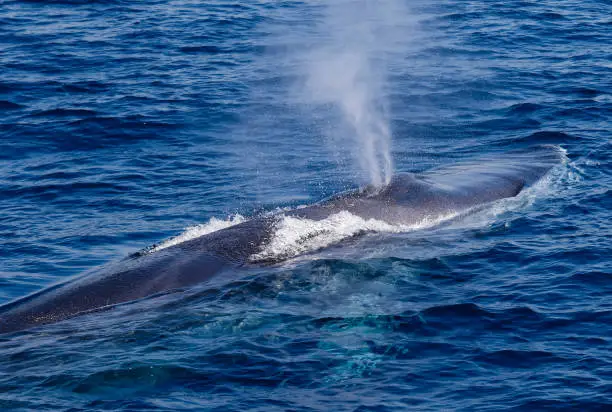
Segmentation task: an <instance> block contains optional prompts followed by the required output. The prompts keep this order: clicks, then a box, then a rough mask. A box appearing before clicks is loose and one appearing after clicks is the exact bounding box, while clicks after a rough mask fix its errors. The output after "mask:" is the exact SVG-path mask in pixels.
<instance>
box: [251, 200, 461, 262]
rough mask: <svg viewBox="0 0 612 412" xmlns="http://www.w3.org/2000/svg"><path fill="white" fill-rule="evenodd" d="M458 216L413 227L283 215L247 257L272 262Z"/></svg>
mask: <svg viewBox="0 0 612 412" xmlns="http://www.w3.org/2000/svg"><path fill="white" fill-rule="evenodd" d="M456 216H458V213H456V212H449V213H448V214H445V215H442V216H436V217H427V218H425V219H423V220H422V221H420V222H419V223H416V224H413V225H394V224H389V223H386V222H383V221H381V220H376V219H364V218H362V217H359V216H356V215H354V214H352V213H350V212H348V211H341V212H338V213H335V214H333V215H330V216H329V217H327V218H325V219H322V220H311V219H303V218H299V217H293V216H283V217H282V218H280V219H279V221H278V222H277V223H276V230H275V231H274V234H273V236H272V240H271V241H270V242H269V243H268V244H267V245H266V246H265V247H264V248H263V249H262V250H261V251H260V252H259V253H256V254H254V255H252V256H251V257H250V260H251V262H266V261H275V260H282V259H288V258H292V257H295V256H297V255H300V254H303V253H306V252H312V251H315V250H319V249H322V248H324V247H327V246H329V245H332V244H335V243H338V242H339V241H341V240H343V239H347V238H350V237H353V236H356V235H359V234H363V233H367V232H386V233H401V232H408V231H412V230H419V229H424V228H428V227H432V226H435V225H437V224H439V223H442V222H444V221H446V220H450V219H452V218H454V217H456Z"/></svg>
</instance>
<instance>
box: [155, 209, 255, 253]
mask: <svg viewBox="0 0 612 412" xmlns="http://www.w3.org/2000/svg"><path fill="white" fill-rule="evenodd" d="M245 220H246V218H245V217H244V216H242V215H239V214H236V215H233V216H229V217H228V218H227V219H225V220H222V219H217V218H216V217H213V218H211V219H210V220H209V221H208V222H206V223H202V224H199V225H195V226H190V227H188V228H187V229H185V231H184V232H183V233H181V234H180V235H178V236H174V237H171V238H170V239H167V240H165V241H163V242H161V243H160V244H158V245H155V246H153V247H152V248H151V249H149V252H150V253H153V252H158V251H160V250H162V249H165V248H167V247H170V246H174V245H178V244H179V243H183V242H186V241H188V240H191V239H195V238H197V237H200V236H204V235H207V234H209V233H212V232H216V231H218V230H221V229H225V228H228V227H230V226H234V225H237V224H240V223H242V222H244V221H245Z"/></svg>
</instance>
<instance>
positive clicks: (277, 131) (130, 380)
mask: <svg viewBox="0 0 612 412" xmlns="http://www.w3.org/2000/svg"><path fill="white" fill-rule="evenodd" d="M354 3H355V6H354V9H355V10H358V9H359V8H360V7H362V6H363V4H361V3H362V2H360V1H358V0H355V1H354ZM383 3H384V2H383ZM381 7H383V6H381ZM325 12H326V5H325V3H324V2H323V3H321V2H298V1H283V2H274V1H267V0H261V1H253V2H244V3H238V2H230V1H222V0H215V1H207V2H204V1H195V0H158V1H148V2H135V1H127V0H97V1H85V0H65V1H62V0H54V1H35V0H29V1H15V0H0V262H1V264H0V303H5V302H8V301H10V300H12V299H15V298H17V297H20V296H23V295H26V294H28V293H31V292H34V291H36V290H39V289H41V288H43V287H45V286H47V285H50V284H53V283H56V282H58V281H61V280H62V279H66V278H68V277H70V276H74V275H78V274H80V273H82V272H85V271H87V270H91V269H92V268H95V267H97V266H100V265H103V264H105V263H108V262H112V261H116V260H118V259H121V258H122V257H124V256H126V255H127V254H129V253H132V252H135V251H138V250H140V249H142V248H145V247H147V246H149V245H151V244H154V243H157V242H160V241H163V240H164V239H166V238H169V237H171V236H175V235H177V234H180V233H181V232H183V231H184V230H185V228H187V227H190V226H193V225H197V224H200V223H206V222H208V221H209V219H210V218H212V217H216V218H219V219H226V218H227V217H228V216H232V215H234V214H240V215H243V216H249V215H250V214H252V213H254V212H255V211H258V210H262V209H264V210H268V209H273V208H276V207H287V206H295V205H299V204H307V203H312V202H314V201H317V200H319V199H321V198H323V197H325V196H328V195H330V194H331V193H334V192H337V191H339V190H344V189H346V188H348V187H354V186H355V185H358V184H360V183H362V178H363V176H362V175H361V174H360V173H361V172H360V169H359V168H358V167H356V166H355V159H352V158H350V156H348V154H347V153H345V152H344V151H343V150H344V149H346V147H345V146H347V145H348V143H347V142H346V141H342V140H341V141H337V140H334V139H333V137H330V136H333V134H334V133H335V131H337V132H338V133H341V131H340V130H339V129H338V130H336V129H335V128H334V126H333V125H335V124H337V120H338V119H337V113H336V112H334V110H333V107H330V105H325V104H323V105H316V104H312V103H313V102H312V101H311V102H309V103H304V102H303V101H302V99H301V96H302V94H301V93H296V92H295V90H296V87H295V85H296V84H299V83H300V81H301V78H302V77H303V75H304V72H303V70H302V68H303V67H304V61H303V60H300V58H299V57H300V56H305V55H307V54H305V53H302V51H304V50H308V49H310V48H315V49H316V47H317V45H319V44H324V43H325V42H326V41H328V40H329V39H328V37H327V36H328V35H329V33H327V32H325V30H322V29H321V27H323V28H325V27H327V29H329V30H331V31H333V30H334V27H333V25H332V26H329V25H328V26H325V25H323V26H321V19H324V17H323V16H325ZM404 12H405V14H406V15H405V19H404V16H403V15H401V14H400V15H398V14H397V13H391V14H393V17H394V20H393V21H394V24H395V23H396V22H397V21H405V23H406V24H405V27H401V28H400V29H398V30H392V31H390V32H388V33H387V35H386V37H385V38H384V40H385V48H386V50H387V51H388V52H389V53H390V54H389V56H390V57H389V56H388V58H387V59H386V60H385V61H384V64H383V63H381V64H382V65H383V66H384V70H381V71H382V72H384V73H385V76H384V77H385V80H386V81H385V83H384V87H382V88H381V96H382V97H383V98H384V100H385V101H386V102H388V105H387V107H386V112H387V113H388V118H389V120H390V130H391V131H392V136H393V137H392V154H393V159H394V162H395V170H399V171H420V170H425V169H427V168H429V167H432V166H437V165H444V164H447V163H451V162H455V161H457V160H460V159H468V158H472V157H475V156H478V155H482V154H486V153H491V152H498V151H501V150H506V149H513V148H518V147H524V146H526V145H529V144H537V143H547V144H554V145H559V146H560V147H562V148H563V149H565V150H566V151H567V157H568V161H567V162H566V164H564V165H563V166H561V167H560V168H558V169H557V170H555V171H554V173H552V175H551V176H549V178H548V179H547V180H546V182H545V183H544V184H543V185H541V187H539V188H538V190H536V191H535V192H534V193H532V194H531V195H530V196H528V197H523V198H521V199H519V200H517V201H515V202H514V203H513V204H512V205H503V206H500V205H496V206H492V207H491V210H488V211H484V212H482V213H480V214H478V215H477V216H472V217H471V218H469V219H467V220H466V221H460V222H454V223H452V224H450V225H444V226H442V227H434V228H430V229H427V230H421V231H413V232H408V233H395V234H388V233H387V234H384V233H379V234H370V235H368V236H364V237H361V238H358V239H353V240H351V241H350V242H346V243H345V244H344V245H339V246H335V247H332V248H331V249H326V250H322V251H318V252H313V253H310V254H308V255H307V257H303V258H298V259H295V260H292V261H288V262H285V263H281V264H278V265H272V266H266V267H258V268H256V269H252V270H245V271H237V272H236V273H235V274H232V276H230V278H228V279H215V281H214V282H212V283H210V284H203V285H200V286H198V287H197V288H194V289H192V290H189V291H185V292H183V293H177V294H174V295H169V296H166V297H163V298H157V299H149V300H144V301H141V302H138V303H136V304H133V305H124V306H122V307H120V308H117V309H116V310H111V311H108V312H104V313H98V314H92V315H88V316H82V317H79V318H75V319H72V320H69V321H66V322H61V323H58V324H55V325H49V326H46V327H41V328H37V329H34V330H31V331H26V332H20V333H17V334H13V335H5V336H2V337H0V408H2V409H3V410H10V409H16V410H71V411H76V410H97V409H99V410H151V409H163V410H245V409H249V410H266V411H268V410H329V409H334V410H360V411H365V410H398V409H403V408H405V409H414V410H430V411H440V410H461V411H475V410H478V411H485V410H491V411H493V410H494V411H499V410H521V411H539V410H581V411H591V410H593V411H600V410H601V411H604V410H612V351H611V349H612V303H611V300H610V298H611V297H612V260H611V259H610V254H611V253H612V248H611V244H612V242H611V240H612V230H611V226H610V217H611V215H610V210H611V209H612V193H611V191H610V190H611V189H610V187H611V184H612V176H611V165H612V159H611V155H612V144H611V141H610V129H611V126H612V120H611V119H612V83H611V81H610V79H612V3H611V2H610V1H608V0H586V1H566V0H562V1H558V0H555V1H553V0H544V1H540V2H526V1H484V0H482V1H473V0H470V1H459V0H434V1H431V2H425V1H423V2H416V1H414V2H406V3H405V9H404ZM339 24H340V23H339ZM376 67H379V66H376ZM332 106H333V105H332ZM338 145H340V146H342V147H336V146H338Z"/></svg>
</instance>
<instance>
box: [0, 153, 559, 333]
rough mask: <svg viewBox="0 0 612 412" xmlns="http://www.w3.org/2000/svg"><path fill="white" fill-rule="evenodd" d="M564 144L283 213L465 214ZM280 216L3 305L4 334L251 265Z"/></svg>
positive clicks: (535, 171)
mask: <svg viewBox="0 0 612 412" xmlns="http://www.w3.org/2000/svg"><path fill="white" fill-rule="evenodd" d="M562 157H563V155H562V153H561V151H560V149H558V148H556V147H554V146H537V147H532V148H528V149H523V150H520V151H513V152H508V153H503V154H499V155H497V156H489V157H486V158H479V159H477V160H474V161H470V162H461V163H458V164H455V165H451V166H448V167H443V168H437V169H433V170H430V171H427V172H424V173H419V174H409V173H405V174H398V175H397V176H395V177H394V178H393V179H392V181H391V182H390V184H389V185H387V186H385V187H383V188H379V189H374V188H365V189H362V190H358V191H354V192H349V193H345V194H341V195H338V196H335V197H332V198H330V199H327V200H325V201H323V202H320V203H318V204H314V205H312V206H308V207H304V208H298V209H294V210H291V211H289V212H284V213H283V214H282V215H285V216H287V215H290V216H294V217H301V218H308V219H313V220H320V219H324V218H326V217H328V216H330V215H332V214H334V213H337V212H340V211H343V210H346V211H348V212H350V213H352V214H354V215H357V216H360V217H362V218H364V219H370V218H372V219H378V220H381V221H384V222H387V223H391V224H405V225H410V224H414V223H418V222H420V221H422V220H423V219H425V218H434V219H435V218H436V217H441V216H445V215H448V214H452V213H465V212H468V211H470V210H472V209H473V208H475V207H479V206H483V205H486V204H488V203H490V202H492V201H495V200H499V199H503V198H509V197H513V196H516V195H517V194H518V193H520V192H521V190H523V189H524V188H525V187H527V186H530V185H532V184H533V183H535V182H537V181H538V180H539V179H541V178H542V177H543V176H544V175H545V174H546V173H547V172H548V171H549V170H550V169H551V168H552V167H554V166H555V165H557V164H559V163H560V162H561V160H562ZM278 219H279V215H276V216H275V215H265V216H262V217H254V218H252V219H250V220H248V221H246V222H244V223H241V224H238V225H235V226H232V227H229V228H226V229H222V230H219V231H217V232H213V233H210V234H207V235H204V236H201V237H199V238H196V239H192V240H189V241H186V242H183V243H179V244H177V245H175V246H172V247H168V248H166V249H162V250H159V251H157V252H153V253H141V254H135V255H133V256H130V257H128V258H126V259H124V260H122V261H120V262H118V263H116V264H113V265H110V266H107V267H105V268H102V269H100V270H98V271H95V272H92V273H90V274H88V275H85V276H82V277H79V278H76V279H74V280H71V281H68V282H66V283H63V284H60V285H56V286H52V287H50V288H47V289H44V290H43V291H41V292H38V293H35V294H33V295H30V296H26V297H24V298H21V299H18V300H16V301H14V302H12V303H9V304H6V305H4V306H2V307H0V333H7V332H12V331H18V330H23V329H27V328H31V327H34V326H38V325H44V324H48V323H53V322H57V321H60V320H63V319H66V318H70V317H73V316H75V315H78V314H81V313H85V312H88V311H92V310H97V309H102V308H107V307H110V306H112V305H116V304H119V303H123V302H129V301H134V300H137V299H141V298H144V297H147V296H151V295H154V294H158V293H162V292H168V291H172V290H176V289H180V288H185V287H189V286H192V285H195V284H197V283H201V282H203V281H206V280H207V279H210V278H211V277H212V276H215V275H217V274H219V273H221V272H223V271H224V270H228V269H230V270H235V269H236V268H239V267H242V266H245V265H249V264H250V263H249V257H250V256H252V255H254V254H256V253H257V252H258V251H260V250H261V249H262V248H263V247H264V246H265V245H266V244H267V243H268V242H269V240H270V239H271V237H272V236H273V233H274V228H275V222H277V221H278Z"/></svg>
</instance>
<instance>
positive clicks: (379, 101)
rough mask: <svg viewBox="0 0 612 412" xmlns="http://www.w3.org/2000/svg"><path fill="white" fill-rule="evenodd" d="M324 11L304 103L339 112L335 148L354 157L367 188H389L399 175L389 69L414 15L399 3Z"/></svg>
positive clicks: (340, 5)
mask: <svg viewBox="0 0 612 412" xmlns="http://www.w3.org/2000/svg"><path fill="white" fill-rule="evenodd" d="M323 7H324V17H323V18H322V20H321V23H320V24H319V25H318V27H316V30H315V35H314V38H313V39H312V40H313V44H312V45H310V47H308V48H307V52H306V55H305V57H304V60H305V61H306V62H305V64H304V69H305V70H306V73H305V76H304V78H305V84H304V85H303V87H302V88H301V94H302V97H303V98H304V99H305V103H307V104H314V105H320V106H323V107H326V108H328V109H333V110H337V111H339V113H340V117H341V120H340V123H342V124H341V125H340V126H341V129H340V130H338V128H334V130H333V137H332V139H331V140H332V143H333V144H335V145H336V146H339V149H338V151H348V152H349V153H350V155H351V156H352V157H353V159H354V161H355V163H356V164H358V165H359V174H361V175H364V177H365V178H366V179H367V183H370V184H373V185H375V186H381V185H384V184H387V183H389V181H390V180H391V176H392V174H393V162H392V156H391V135H392V133H391V128H390V121H389V115H388V101H387V97H386V96H387V94H386V92H385V88H386V87H387V84H388V63H389V58H390V56H391V55H392V52H394V51H397V50H396V45H397V43H398V39H401V38H402V37H403V36H407V33H406V31H407V27H408V25H407V24H406V22H407V20H408V19H407V16H408V11H407V10H406V8H405V7H404V5H403V3H402V2H401V1H399V0H327V1H324V2H323Z"/></svg>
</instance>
